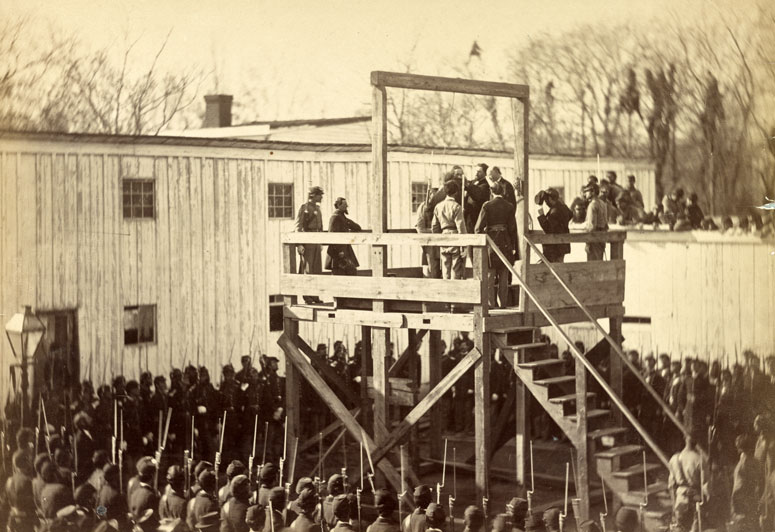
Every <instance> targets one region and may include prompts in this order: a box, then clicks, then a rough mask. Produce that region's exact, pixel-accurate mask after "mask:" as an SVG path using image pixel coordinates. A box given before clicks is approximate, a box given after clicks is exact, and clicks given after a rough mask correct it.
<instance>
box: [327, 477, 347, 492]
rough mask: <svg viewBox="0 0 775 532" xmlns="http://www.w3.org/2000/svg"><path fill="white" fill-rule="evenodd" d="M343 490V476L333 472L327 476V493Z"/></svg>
mask: <svg viewBox="0 0 775 532" xmlns="http://www.w3.org/2000/svg"><path fill="white" fill-rule="evenodd" d="M335 491H336V492H341V491H344V477H343V476H342V475H340V474H339V473H334V474H333V475H331V476H330V477H329V478H328V493H329V494H333V492H335Z"/></svg>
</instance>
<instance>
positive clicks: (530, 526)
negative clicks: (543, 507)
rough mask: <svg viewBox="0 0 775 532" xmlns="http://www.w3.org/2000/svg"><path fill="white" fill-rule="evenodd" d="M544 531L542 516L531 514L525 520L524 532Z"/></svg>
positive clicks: (536, 513) (535, 513)
mask: <svg viewBox="0 0 775 532" xmlns="http://www.w3.org/2000/svg"><path fill="white" fill-rule="evenodd" d="M542 530H544V518H543V514H540V513H538V512H531V513H529V514H528V516H527V519H525V532H541V531H542Z"/></svg>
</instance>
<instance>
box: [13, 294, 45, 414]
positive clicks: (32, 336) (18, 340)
mask: <svg viewBox="0 0 775 532" xmlns="http://www.w3.org/2000/svg"><path fill="white" fill-rule="evenodd" d="M45 332H46V326H45V325H43V322H42V321H40V318H38V316H37V315H35V314H34V313H33V312H32V308H31V307H30V306H29V305H26V306H25V307H24V311H23V312H17V313H16V314H14V315H13V316H11V319H10V320H8V323H6V324H5V335H6V336H7V337H8V342H9V343H10V344H11V350H12V351H13V355H14V357H16V358H21V363H20V366H21V368H22V383H21V384H22V385H21V388H22V408H21V412H22V414H21V415H22V419H21V425H22V426H24V410H25V409H26V408H27V407H28V404H27V403H28V393H29V390H28V389H27V388H28V387H29V377H28V366H29V361H28V357H30V358H31V357H33V356H34V355H35V351H36V350H37V349H38V344H40V341H41V339H42V338H43V335H44V334H45Z"/></svg>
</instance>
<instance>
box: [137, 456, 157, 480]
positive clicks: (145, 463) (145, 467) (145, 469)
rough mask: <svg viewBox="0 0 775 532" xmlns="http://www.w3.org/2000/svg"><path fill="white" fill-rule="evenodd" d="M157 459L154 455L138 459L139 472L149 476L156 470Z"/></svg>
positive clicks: (141, 474)
mask: <svg viewBox="0 0 775 532" xmlns="http://www.w3.org/2000/svg"><path fill="white" fill-rule="evenodd" d="M156 466H157V464H156V460H154V458H153V457H152V456H143V457H142V458H140V459H139V460H138V461H137V474H138V475H140V476H141V477H148V476H151V475H153V474H154V473H155V472H156Z"/></svg>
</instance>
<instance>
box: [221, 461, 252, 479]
mask: <svg viewBox="0 0 775 532" xmlns="http://www.w3.org/2000/svg"><path fill="white" fill-rule="evenodd" d="M247 470H248V469H247V468H246V467H245V464H243V463H242V462H241V461H239V460H232V461H231V463H230V464H229V467H227V468H226V477H227V478H234V477H236V476H237V475H244V474H245V472H246V471H247Z"/></svg>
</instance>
